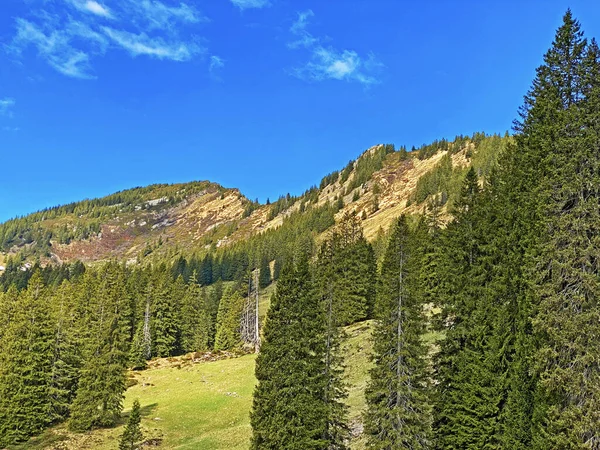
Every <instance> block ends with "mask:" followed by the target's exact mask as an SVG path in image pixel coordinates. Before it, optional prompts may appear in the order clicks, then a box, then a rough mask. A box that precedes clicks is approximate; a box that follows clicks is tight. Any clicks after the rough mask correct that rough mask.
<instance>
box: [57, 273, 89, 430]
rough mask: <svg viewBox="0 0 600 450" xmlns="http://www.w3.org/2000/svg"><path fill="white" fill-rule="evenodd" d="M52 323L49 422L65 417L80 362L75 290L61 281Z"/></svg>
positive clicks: (75, 383) (71, 398) (74, 389)
mask: <svg viewBox="0 0 600 450" xmlns="http://www.w3.org/2000/svg"><path fill="white" fill-rule="evenodd" d="M52 309H53V310H52V319H53V322H54V338H53V357H52V375H51V381H50V401H51V414H52V422H59V421H62V420H65V419H66V418H67V417H68V415H69V408H70V405H71V403H72V402H73V399H74V398H75V392H76V388H77V382H78V380H79V371H80V368H81V365H82V352H81V339H80V334H79V330H78V326H79V324H78V319H79V318H78V317H77V314H76V309H75V293H74V288H73V286H72V284H71V283H69V282H67V281H64V282H63V283H62V284H61V286H60V287H59V288H58V289H57V291H56V293H55V294H54V296H53V298H52Z"/></svg>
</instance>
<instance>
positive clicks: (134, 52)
mask: <svg viewBox="0 0 600 450" xmlns="http://www.w3.org/2000/svg"><path fill="white" fill-rule="evenodd" d="M61 1H62V3H61V2H59V1H57V0H48V1H45V2H44V8H45V9H42V10H34V11H32V12H31V14H30V16H28V17H25V18H24V17H19V18H16V19H15V29H16V34H15V35H14V37H13V40H12V42H11V43H9V44H8V45H6V46H5V47H6V48H7V50H8V51H9V52H12V53H13V54H14V55H17V56H22V55H23V54H24V52H25V50H27V49H28V48H34V49H35V50H36V51H37V55H38V57H39V58H41V59H43V60H44V61H46V62H47V63H48V64H49V65H50V66H51V67H53V68H54V69H55V70H57V71H58V72H60V73H62V74H64V75H67V76H70V77H73V78H80V79H91V78H95V76H94V75H93V68H92V60H93V59H94V58H97V57H99V56H101V55H104V54H105V53H106V52H108V51H110V50H111V49H124V50H126V51H127V53H128V54H130V55H131V56H133V57H136V56H140V55H145V56H148V57H152V58H155V59H159V60H170V61H180V62H183V61H189V60H191V59H193V58H195V57H198V56H202V55H203V54H204V53H205V49H204V48H203V47H202V46H201V45H199V44H198V42H200V41H201V39H200V38H198V37H197V36H196V35H195V34H192V30H191V29H190V27H189V26H190V25H193V24H197V23H199V22H205V21H207V20H208V19H207V18H206V17H205V16H204V15H202V14H201V12H200V11H199V10H198V9H197V8H196V7H195V6H193V5H192V4H188V3H184V2H179V4H177V5H175V6H173V5H169V4H167V3H163V2H161V1H159V0H61ZM65 3H66V4H67V5H69V6H70V7H71V8H69V9H65V7H64V5H65ZM61 4H62V5H63V6H62V7H61ZM108 20H110V22H108ZM194 31H197V30H194Z"/></svg>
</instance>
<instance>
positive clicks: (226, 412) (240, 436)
mask: <svg viewBox="0 0 600 450" xmlns="http://www.w3.org/2000/svg"><path fill="white" fill-rule="evenodd" d="M346 332H347V335H348V339H347V341H346V344H345V346H344V349H345V350H344V351H345V353H346V360H347V370H346V375H347V381H348V383H349V387H350V396H349V398H348V405H349V407H350V414H349V417H350V420H351V424H352V427H353V429H355V430H360V424H359V420H360V412H361V411H362V409H363V407H364V404H365V401H364V396H363V391H364V387H365V384H366V380H367V377H368V368H369V354H370V348H371V347H370V345H371V344H370V341H369V336H370V334H371V323H370V322H362V323H358V324H355V325H352V326H350V327H347V328H346ZM254 360H255V356H254V355H245V356H241V357H237V358H227V359H221V360H215V361H202V362H199V361H196V362H195V361H193V360H192V355H186V356H182V357H178V358H170V359H168V360H167V359H161V360H155V361H153V363H152V365H151V367H150V368H149V369H148V370H145V371H142V372H134V373H132V378H131V380H132V383H135V384H134V385H133V386H131V387H130V388H129V389H128V390H127V391H126V396H125V414H124V417H123V419H122V420H121V424H120V425H119V426H118V427H115V428H112V429H106V430H95V431H93V432H91V433H87V434H81V435H78V434H72V433H69V432H68V431H67V430H66V429H65V427H64V426H60V427H56V428H53V429H50V430H48V431H46V432H45V433H44V434H43V435H42V436H39V437H38V438H35V439H32V440H31V441H29V442H28V443H26V444H23V445H19V446H12V447H9V448H10V450H39V449H51V450H79V449H84V448H85V449H90V450H109V449H115V448H116V446H117V442H118V439H119V436H120V434H121V433H122V432H123V428H124V424H125V422H126V421H127V414H128V412H129V408H131V405H132V403H133V401H134V400H135V399H139V401H140V404H141V406H142V428H143V431H144V435H145V439H147V440H152V442H154V443H156V444H157V443H160V446H159V448H163V449H190V450H191V449H194V450H218V449H232V450H233V449H236V450H237V449H239V450H242V449H244V450H246V449H247V448H248V442H249V439H250V435H251V429H250V419H249V412H250V408H251V405H252V392H253V390H254V385H255V383H256V380H255V378H254ZM353 448H356V449H362V448H364V446H363V445H362V443H361V442H360V440H356V441H355V442H353Z"/></svg>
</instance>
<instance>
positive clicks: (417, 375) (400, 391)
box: [364, 215, 431, 450]
mask: <svg viewBox="0 0 600 450" xmlns="http://www.w3.org/2000/svg"><path fill="white" fill-rule="evenodd" d="M423 242H424V236H419V235H418V233H414V232H411V231H409V227H408V224H407V220H406V216H404V215H403V216H401V217H400V219H398V221H397V222H396V224H395V225H394V227H393V229H392V233H391V236H390V239H389V243H388V247H387V250H386V252H385V256H384V259H383V262H382V268H381V275H380V281H379V287H378V292H377V303H376V310H375V312H376V318H377V324H376V326H375V331H374V335H373V340H374V343H373V352H374V362H375V365H374V367H373V369H372V370H371V372H370V381H369V384H368V386H367V389H366V398H367V411H366V414H365V418H364V419H365V433H366V435H367V439H368V446H369V448H373V449H382V450H384V449H385V450H391V449H397V448H411V449H415V450H416V449H428V448H431V406H430V389H429V378H430V374H429V373H428V368H427V367H428V361H427V346H426V344H425V343H424V341H423V335H424V332H425V326H426V321H425V317H424V305H423V298H422V296H421V295H420V268H421V258H422V256H421V251H420V250H421V247H422V245H423Z"/></svg>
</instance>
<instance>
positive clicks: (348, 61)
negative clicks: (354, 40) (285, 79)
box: [296, 46, 381, 85]
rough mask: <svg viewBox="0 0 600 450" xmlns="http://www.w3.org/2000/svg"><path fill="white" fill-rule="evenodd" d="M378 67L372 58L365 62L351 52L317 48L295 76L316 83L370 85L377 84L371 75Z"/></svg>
mask: <svg viewBox="0 0 600 450" xmlns="http://www.w3.org/2000/svg"><path fill="white" fill-rule="evenodd" d="M380 65H381V64H380V63H378V62H377V61H376V60H374V58H373V57H372V56H370V57H369V58H368V59H366V60H365V59H363V58H361V57H360V56H358V54H357V53H356V52H355V51H352V50H342V51H337V50H335V49H332V48H325V47H321V46H317V47H315V48H314V49H313V52H312V58H311V61H309V62H308V63H306V65H305V66H304V67H302V68H300V69H296V75H297V76H298V77H300V78H307V79H310V80H316V81H321V80H326V79H333V80H346V81H356V82H359V83H361V84H364V85H372V84H376V83H378V82H379V80H378V79H377V78H376V77H375V76H374V75H371V73H372V72H373V71H374V70H375V69H376V68H377V67H378V66H380Z"/></svg>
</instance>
